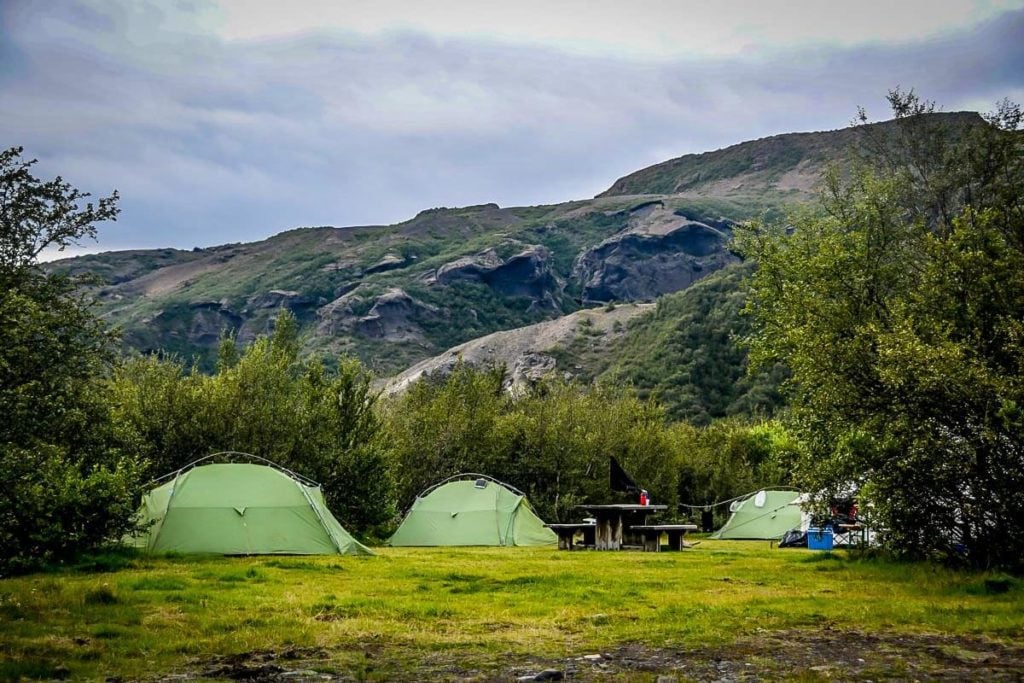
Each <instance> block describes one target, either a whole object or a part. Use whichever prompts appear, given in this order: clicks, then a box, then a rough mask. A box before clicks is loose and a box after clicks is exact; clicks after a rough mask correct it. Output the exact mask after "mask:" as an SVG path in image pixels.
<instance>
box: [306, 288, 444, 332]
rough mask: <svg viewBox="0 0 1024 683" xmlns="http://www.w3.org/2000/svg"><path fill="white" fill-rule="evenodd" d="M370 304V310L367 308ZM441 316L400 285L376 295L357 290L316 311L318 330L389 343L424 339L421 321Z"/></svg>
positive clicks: (440, 313)
mask: <svg viewBox="0 0 1024 683" xmlns="http://www.w3.org/2000/svg"><path fill="white" fill-rule="evenodd" d="M371 302H372V303H371ZM368 304H369V310H366V306H367V305H368ZM360 311H366V312H365V313H360ZM440 316H443V312H442V311H441V310H440V309H438V308H437V307H435V306H431V305H430V304H426V303H423V302H422V301H418V300H417V299H414V298H413V297H411V296H409V294H407V293H406V292H405V291H404V290H402V289H399V288H397V287H395V288H392V289H389V290H388V291H386V292H385V293H384V294H381V295H379V296H377V297H373V298H368V297H364V296H361V295H360V294H359V293H358V290H357V291H355V292H349V293H348V294H345V295H343V296H341V297H339V298H338V299H335V300H334V301H332V302H331V303H329V304H327V305H326V306H323V307H322V308H320V310H319V311H317V317H318V323H317V333H318V334H324V335H329V336H338V335H345V334H353V333H355V334H358V335H360V336H362V337H365V338H367V339H376V340H380V341H387V342H407V341H421V340H422V339H423V328H422V327H421V325H420V324H421V323H422V322H424V321H426V320H431V319H436V318H438V317H440Z"/></svg>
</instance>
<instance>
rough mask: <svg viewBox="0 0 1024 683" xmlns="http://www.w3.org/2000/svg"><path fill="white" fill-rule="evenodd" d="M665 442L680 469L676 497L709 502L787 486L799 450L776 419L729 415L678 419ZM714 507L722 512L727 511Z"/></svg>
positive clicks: (790, 482) (686, 501)
mask: <svg viewBox="0 0 1024 683" xmlns="http://www.w3.org/2000/svg"><path fill="white" fill-rule="evenodd" d="M669 441H670V452H671V453H672V454H673V456H674V464H675V466H676V467H677V468H678V470H679V474H678V481H679V484H678V487H679V489H678V490H679V501H680V502H682V503H685V504H689V505H711V504H713V503H717V502H720V501H724V500H729V499H731V498H735V497H736V496H740V495H743V494H746V493H750V492H752V491H756V490H758V489H761V488H767V487H772V486H789V485H791V484H792V480H791V476H792V475H791V472H792V469H793V465H794V462H795V461H796V459H797V458H798V457H799V452H800V446H799V444H798V443H797V441H796V440H795V439H794V438H793V436H792V435H791V434H789V433H788V432H787V430H786V429H785V427H784V426H783V425H782V424H781V423H780V422H777V421H767V422H761V423H755V424H750V423H748V422H745V421H743V420H740V419H737V418H730V419H724V420H716V421H715V422H712V423H711V424H710V425H707V426H695V425H692V424H689V423H686V422H680V423H676V424H674V425H672V426H671V428H670V430H669ZM715 512H716V513H718V514H719V516H721V517H724V516H725V514H726V513H727V512H728V510H727V509H725V508H716V509H715ZM720 521H723V522H724V519H722V520H720Z"/></svg>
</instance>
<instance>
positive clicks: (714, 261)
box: [573, 221, 736, 302]
mask: <svg viewBox="0 0 1024 683" xmlns="http://www.w3.org/2000/svg"><path fill="white" fill-rule="evenodd" d="M728 241H729V233H728V232H727V231H725V230H722V229H719V228H716V227H712V226H710V225H707V224H705V223H701V222H696V221H685V222H684V223H683V224H682V225H680V226H679V227H677V228H675V229H673V230H670V231H668V232H665V233H663V234H650V233H642V232H625V233H620V234H619V235H615V236H614V237H611V238H609V239H607V240H605V241H604V242H602V243H600V244H598V245H597V246H595V247H593V248H591V249H588V250H587V251H585V252H583V253H582V254H580V256H579V257H578V258H577V260H576V264H575V265H574V267H573V278H574V279H575V280H577V281H578V282H580V284H581V285H582V299H583V301H584V302H588V301H589V302H605V301H650V300H652V299H655V298H657V297H658V296H661V295H662V294H668V293H671V292H677V291H679V290H681V289H685V288H686V287H689V286H690V285H691V284H693V283H694V282H696V281H697V280H699V279H700V278H702V277H704V276H705V275H708V274H709V273H713V272H714V271H716V270H718V269H719V268H721V267H723V266H725V265H726V264H728V263H732V262H733V261H735V260H736V257H735V256H733V255H732V254H730V253H729V252H728V250H727V248H726V246H727V244H728Z"/></svg>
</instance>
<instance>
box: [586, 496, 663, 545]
mask: <svg viewBox="0 0 1024 683" xmlns="http://www.w3.org/2000/svg"><path fill="white" fill-rule="evenodd" d="M576 508H577V509H578V510H583V511H584V512H586V513H587V514H588V515H589V516H591V517H593V518H594V519H595V520H597V521H596V524H595V529H594V531H595V538H594V547H595V548H596V549H597V550H621V549H622V548H623V547H626V546H634V547H640V546H641V545H642V544H643V539H642V538H641V537H640V536H638V535H637V534H636V533H633V532H632V530H631V527H633V526H643V525H644V524H645V523H646V521H647V517H648V516H650V515H653V514H655V513H657V512H663V511H664V510H667V509H668V506H667V505H637V504H635V503H624V504H623V503H615V504H610V505H577V506H576Z"/></svg>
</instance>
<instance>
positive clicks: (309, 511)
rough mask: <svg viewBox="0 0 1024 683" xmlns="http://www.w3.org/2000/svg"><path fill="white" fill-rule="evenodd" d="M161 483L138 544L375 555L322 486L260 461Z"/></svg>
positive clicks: (193, 469) (146, 508) (194, 467)
mask: <svg viewBox="0 0 1024 683" xmlns="http://www.w3.org/2000/svg"><path fill="white" fill-rule="evenodd" d="M222 455H230V456H236V455H245V454H216V455H214V456H208V457H207V458H203V459H202V460H198V461H196V462H195V463H192V464H191V465H188V466H187V467H185V468H182V469H181V470H178V471H177V472H174V473H172V474H169V475H167V476H166V477H162V478H161V479H160V480H158V481H157V484H158V485H157V486H156V487H155V488H153V489H152V490H150V491H149V492H148V493H146V494H145V496H143V498H142V506H141V508H140V510H139V517H140V518H141V521H142V522H143V523H145V524H148V526H147V527H146V530H145V532H144V533H142V534H140V535H137V536H134V537H132V538H130V539H128V542H129V543H130V544H131V545H134V546H136V547H139V548H145V549H148V550H156V551H175V552H179V553H216V554H221V555H333V554H341V555H372V554H373V553H372V552H370V550H369V549H368V548H366V547H365V546H364V545H362V544H361V543H359V542H358V541H356V540H355V539H354V538H352V536H350V535H349V533H348V532H347V531H345V529H344V528H342V526H341V524H339V523H338V520H337V519H335V518H334V515H332V514H331V511H330V510H328V509H327V505H326V503H325V502H324V496H323V493H322V492H321V490H320V486H319V485H318V484H316V483H315V482H312V481H310V480H308V479H305V478H303V477H300V476H299V475H297V474H295V473H293V472H289V471H287V470H284V469H282V468H278V467H276V466H273V465H272V464H271V463H269V461H265V460H263V459H262V458H257V457H256V456H248V455H245V457H247V458H250V459H253V460H258V461H260V463H267V464H257V463H240V462H228V463H210V464H200V463H202V462H204V461H206V460H208V459H209V458H213V457H217V456H222Z"/></svg>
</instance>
